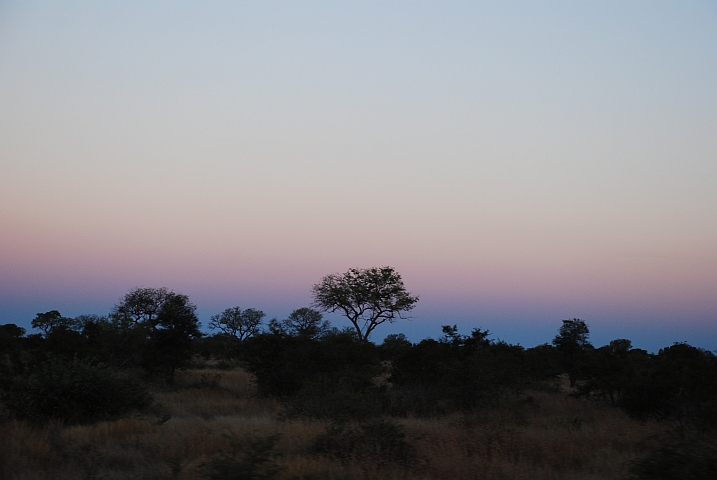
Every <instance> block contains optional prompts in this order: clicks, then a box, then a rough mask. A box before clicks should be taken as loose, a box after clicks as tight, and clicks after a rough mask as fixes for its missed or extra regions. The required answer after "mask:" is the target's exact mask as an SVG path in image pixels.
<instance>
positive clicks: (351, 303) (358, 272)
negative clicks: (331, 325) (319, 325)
mask: <svg viewBox="0 0 717 480" xmlns="http://www.w3.org/2000/svg"><path fill="white" fill-rule="evenodd" d="M313 295H314V306H316V307H317V308H319V309H320V310H323V311H326V312H337V311H338V312H341V313H342V314H343V315H344V316H345V317H346V318H348V319H349V321H350V322H351V324H352V325H353V327H354V328H355V329H356V334H357V335H358V337H359V339H360V340H362V341H367V340H368V337H369V336H370V335H371V332H373V331H374V329H375V328H376V327H378V326H379V325H381V324H383V323H385V322H394V321H395V320H396V319H399V318H405V317H404V316H403V312H408V311H410V310H412V309H413V307H414V306H415V305H416V303H417V302H418V297H416V296H412V295H411V294H410V293H408V292H407V291H406V288H405V287H404V285H403V280H402V279H401V275H399V273H398V272H396V271H395V270H394V269H393V268H391V267H373V268H366V269H358V268H351V269H349V270H348V271H347V272H346V273H344V274H338V273H334V274H331V275H327V276H325V277H324V278H323V279H321V282H319V283H318V284H316V285H314V287H313Z"/></svg>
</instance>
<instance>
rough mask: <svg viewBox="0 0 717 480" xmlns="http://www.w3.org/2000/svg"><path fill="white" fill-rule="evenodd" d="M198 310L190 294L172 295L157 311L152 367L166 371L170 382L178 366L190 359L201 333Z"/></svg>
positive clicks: (152, 346) (151, 351)
mask: <svg viewBox="0 0 717 480" xmlns="http://www.w3.org/2000/svg"><path fill="white" fill-rule="evenodd" d="M196 309H197V307H196V306H195V305H194V304H192V303H191V302H190V301H189V297H188V296H186V295H180V294H177V293H171V294H169V296H168V297H167V299H166V300H165V302H164V304H163V305H162V308H161V310H160V311H159V312H158V314H157V321H156V328H154V329H153V330H152V331H151V332H150V334H149V347H150V351H149V353H148V360H150V362H151V365H149V366H154V367H159V368H160V369H161V370H163V371H164V373H165V375H166V378H167V381H168V382H169V383H172V382H173V381H174V372H175V371H176V370H177V368H182V367H184V366H185V365H186V364H187V363H188V361H189V359H190V358H191V356H192V340H193V339H195V338H199V337H201V336H202V333H201V332H200V331H199V326H200V325H199V320H198V319H197V315H196V313H195V312H196Z"/></svg>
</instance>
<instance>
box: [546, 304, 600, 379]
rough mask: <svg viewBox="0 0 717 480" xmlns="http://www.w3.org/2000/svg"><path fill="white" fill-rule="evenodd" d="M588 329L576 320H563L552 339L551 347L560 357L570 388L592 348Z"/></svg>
mask: <svg viewBox="0 0 717 480" xmlns="http://www.w3.org/2000/svg"><path fill="white" fill-rule="evenodd" d="M589 335H590V329H589V328H588V326H587V324H586V323H585V322H584V321H583V320H580V319H578V318H573V319H572V320H563V325H562V326H561V327H560V330H559V331H558V334H557V335H556V336H555V338H554V339H553V345H555V348H557V349H558V352H560V355H561V357H562V362H563V367H564V368H565V369H566V371H567V373H568V376H569V377H570V386H571V387H574V386H575V382H576V381H577V379H578V376H579V375H580V373H581V368H582V367H583V364H584V361H585V355H586V352H587V351H588V350H589V349H590V348H592V345H590V342H588V336H589Z"/></svg>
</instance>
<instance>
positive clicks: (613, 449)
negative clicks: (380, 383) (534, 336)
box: [0, 367, 667, 480]
mask: <svg viewBox="0 0 717 480" xmlns="http://www.w3.org/2000/svg"><path fill="white" fill-rule="evenodd" d="M148 387H149V388H150V390H151V393H152V395H153V397H154V399H155V401H156V404H155V406H154V408H153V409H152V411H151V412H144V413H142V414H137V415H135V416H132V417H129V418H123V419H120V420H116V421H111V422H100V423H96V424H92V425H79V426H63V425H61V424H58V423H53V424H49V425H46V426H42V427H39V426H31V425H28V424H26V423H23V422H18V421H14V420H6V421H4V422H2V423H0V478H3V479H7V480H11V479H18V480H19V479H23V480H24V479H27V480H34V479H57V480H64V479H68V480H69V479H78V478H84V479H186V480H189V479H200V478H208V477H209V473H210V469H209V468H208V467H207V465H211V464H212V461H215V462H216V461H219V460H222V459H223V460H224V461H229V462H231V461H235V462H237V463H241V462H244V463H246V462H250V463H251V462H252V461H254V462H255V463H257V462H260V460H257V459H256V458H254V459H253V460H252V458H250V457H251V453H252V448H254V450H256V448H257V447H256V446H257V445H264V446H265V447H266V448H265V449H264V450H263V451H260V452H259V454H260V455H259V457H261V454H262V453H263V454H264V460H266V464H265V466H275V467H277V469H278V473H276V476H275V477H273V478H278V479H317V480H318V479H322V480H323V479H327V480H328V479H336V480H338V479H357V480H358V479H409V478H410V479H419V480H420V479H425V480H428V479H456V480H457V479H485V480H494V479H495V480H497V479H535V480H543V479H544V480H548V479H550V480H562V479H565V480H568V479H569V480H593V479H594V480H597V479H619V478H623V477H625V475H626V474H627V471H628V467H629V465H630V462H631V461H632V460H634V459H636V458H639V457H641V456H644V455H645V454H646V453H647V452H648V451H649V450H650V449H652V448H654V445H655V440H654V438H655V437H656V436H658V435H660V434H661V433H663V432H664V431H665V429H666V428H667V426H666V425H664V424H657V423H654V422H639V421H636V420H633V419H631V418H629V417H628V416H627V415H626V414H625V413H623V412H622V411H621V410H618V409H616V408H612V407H610V406H609V405H607V404H605V403H602V402H599V401H595V400H587V399H577V398H572V397H570V396H568V395H566V394H565V393H564V392H561V391H560V389H559V386H558V385H555V386H548V387H547V388H544V389H540V390H532V391H528V392H527V393H526V395H525V396H523V397H520V398H506V399H505V401H502V402H498V403H497V404H496V405H494V406H492V407H485V408H479V409H477V410H475V411H473V412H471V413H455V414H451V415H447V416H442V417H435V418H392V419H388V420H389V421H390V422H392V424H394V425H398V426H399V427H398V428H399V429H400V430H401V431H402V432H403V433H405V437H403V438H402V441H405V443H406V444H407V445H409V446H410V453H411V454H410V456H409V457H405V461H390V459H389V461H387V457H385V456H381V455H366V454H365V452H364V454H361V452H359V451H357V450H355V449H354V450H352V449H351V448H349V447H347V449H346V451H345V452H343V453H344V454H343V455H333V456H329V455H322V454H321V453H320V452H317V450H316V449H315V448H314V446H315V442H316V439H317V437H319V436H321V435H323V434H325V432H327V429H330V427H331V423H330V422H328V421H323V420H322V421H320V420H311V419H304V418H290V417H287V416H286V415H284V410H283V408H282V405H281V404H280V403H279V402H278V401H276V400H273V399H266V398H259V397H258V396H257V395H256V391H255V385H254V383H253V379H252V377H251V376H250V375H249V374H247V373H245V372H244V371H243V370H241V369H240V368H238V367H236V368H234V369H229V370H219V369H215V368H196V369H190V370H187V371H183V372H180V373H178V375H177V379H176V383H175V385H172V386H166V385H165V386H161V385H158V384H148ZM553 387H554V388H553ZM267 439H268V440H267ZM262 440H264V441H266V442H265V443H264V444H262V443H261V442H262ZM267 442H268V443H267ZM272 442H273V443H272ZM232 446H234V449H232ZM255 453H256V452H255ZM227 459H229V460H227ZM257 471H258V473H261V472H262V471H264V472H265V473H266V470H262V469H258V470H257ZM255 473H256V472H255ZM217 475H219V474H216V475H215V477H213V478H220V477H219V476H217ZM227 478H228V477H227ZM254 478H261V477H259V476H256V477H254Z"/></svg>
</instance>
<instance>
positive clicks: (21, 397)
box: [2, 357, 152, 424]
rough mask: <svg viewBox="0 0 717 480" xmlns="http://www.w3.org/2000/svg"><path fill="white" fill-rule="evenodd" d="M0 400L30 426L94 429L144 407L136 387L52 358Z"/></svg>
mask: <svg viewBox="0 0 717 480" xmlns="http://www.w3.org/2000/svg"><path fill="white" fill-rule="evenodd" d="M2 399H3V401H4V403H5V405H6V407H7V408H8V410H9V411H10V413H11V414H12V415H13V416H15V417H16V418H19V419H24V420H29V421H32V422H39V423H42V422H47V421H49V420H62V421H64V422H66V423H69V424H75V423H92V422H96V421H100V420H110V419H114V418H118V417H121V416H122V415H125V414H127V413H129V412H130V411H132V410H134V409H139V408H144V407H146V406H148V405H149V404H150V403H151V401H152V398H151V397H150V395H149V394H148V393H147V391H146V390H145V389H144V388H142V386H141V385H139V383H137V382H136V381H134V380H132V379H130V378H127V377H125V376H122V375H120V374H117V373H115V372H113V371H112V370H110V369H109V368H106V367H103V366H97V365H91V364H89V363H87V362H85V361H81V360H78V359H74V360H71V361H69V360H65V359H63V358H60V357H53V358H51V359H50V360H49V361H47V362H44V363H41V364H39V365H38V366H36V367H35V368H34V370H33V371H31V372H30V373H29V375H27V376H24V377H15V378H14V379H13V381H12V383H11V385H10V386H9V388H8V390H7V391H6V392H4V393H3V395H2Z"/></svg>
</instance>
